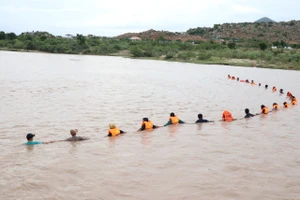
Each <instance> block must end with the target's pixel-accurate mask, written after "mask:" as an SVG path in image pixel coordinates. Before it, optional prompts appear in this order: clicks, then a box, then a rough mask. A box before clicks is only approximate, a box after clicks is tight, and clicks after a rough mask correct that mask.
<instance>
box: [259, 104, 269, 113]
mask: <svg viewBox="0 0 300 200" xmlns="http://www.w3.org/2000/svg"><path fill="white" fill-rule="evenodd" d="M260 108H261V114H268V113H269V109H268V107H266V106H265V105H261V106H260Z"/></svg>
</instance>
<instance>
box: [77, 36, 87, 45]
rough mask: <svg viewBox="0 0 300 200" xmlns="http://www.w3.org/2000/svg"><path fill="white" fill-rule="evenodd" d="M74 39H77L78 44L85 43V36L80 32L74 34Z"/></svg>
mask: <svg viewBox="0 0 300 200" xmlns="http://www.w3.org/2000/svg"><path fill="white" fill-rule="evenodd" d="M76 40H77V42H78V44H80V45H84V44H85V37H84V36H83V35H81V34H77V35H76Z"/></svg>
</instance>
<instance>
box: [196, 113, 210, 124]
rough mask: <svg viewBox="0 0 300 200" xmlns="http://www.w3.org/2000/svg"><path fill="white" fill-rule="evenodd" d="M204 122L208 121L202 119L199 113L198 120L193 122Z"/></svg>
mask: <svg viewBox="0 0 300 200" xmlns="http://www.w3.org/2000/svg"><path fill="white" fill-rule="evenodd" d="M206 122H210V121H208V120H207V119H203V115H202V114H201V113H200V114H198V120H197V121H196V122H195V123H206Z"/></svg>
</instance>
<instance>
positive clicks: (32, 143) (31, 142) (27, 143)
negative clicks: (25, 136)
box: [24, 141, 43, 145]
mask: <svg viewBox="0 0 300 200" xmlns="http://www.w3.org/2000/svg"><path fill="white" fill-rule="evenodd" d="M24 144H25V145H35V144H43V143H42V142H39V141H30V142H25V143H24Z"/></svg>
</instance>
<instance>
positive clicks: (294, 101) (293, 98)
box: [291, 95, 298, 105]
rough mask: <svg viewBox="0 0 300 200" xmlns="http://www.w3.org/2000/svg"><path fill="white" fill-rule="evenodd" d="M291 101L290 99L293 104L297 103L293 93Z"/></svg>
mask: <svg viewBox="0 0 300 200" xmlns="http://www.w3.org/2000/svg"><path fill="white" fill-rule="evenodd" d="M291 101H292V104H293V105H297V103H298V100H297V98H296V97H295V96H293V95H291Z"/></svg>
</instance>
